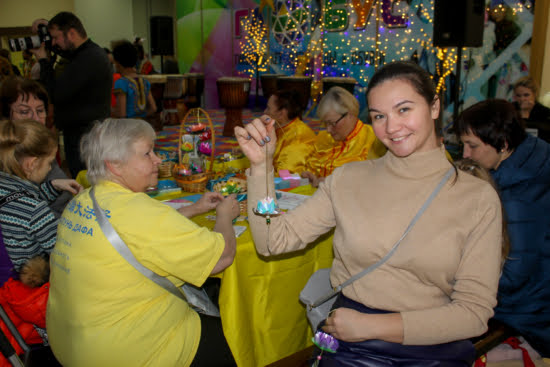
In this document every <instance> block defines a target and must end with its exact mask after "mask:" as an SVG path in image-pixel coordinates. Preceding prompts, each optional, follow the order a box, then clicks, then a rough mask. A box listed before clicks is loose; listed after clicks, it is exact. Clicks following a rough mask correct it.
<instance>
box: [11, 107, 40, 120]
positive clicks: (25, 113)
mask: <svg viewBox="0 0 550 367" xmlns="http://www.w3.org/2000/svg"><path fill="white" fill-rule="evenodd" d="M13 113H15V114H17V115H19V116H21V117H23V118H25V119H32V117H33V116H36V117H39V118H44V117H46V115H47V114H48V113H47V112H46V109H45V108H38V109H36V110H34V109H32V108H16V109H14V110H13Z"/></svg>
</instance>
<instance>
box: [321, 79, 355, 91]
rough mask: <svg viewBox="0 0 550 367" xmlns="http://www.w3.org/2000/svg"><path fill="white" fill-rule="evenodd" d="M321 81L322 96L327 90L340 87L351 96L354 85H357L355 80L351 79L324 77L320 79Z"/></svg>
mask: <svg viewBox="0 0 550 367" xmlns="http://www.w3.org/2000/svg"><path fill="white" fill-rule="evenodd" d="M322 81H323V94H326V93H327V92H328V90H329V89H330V88H332V87H336V86H337V87H342V88H344V89H345V90H347V91H348V92H350V93H351V94H353V91H354V89H355V84H357V80H355V79H354V78H351V77H331V76H329V77H325V78H323V79H322Z"/></svg>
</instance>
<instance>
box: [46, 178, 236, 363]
mask: <svg viewBox="0 0 550 367" xmlns="http://www.w3.org/2000/svg"><path fill="white" fill-rule="evenodd" d="M95 191H96V198H97V201H98V203H99V206H100V207H101V208H102V209H103V210H104V211H105V212H106V214H107V216H108V218H109V221H110V222H111V224H112V226H113V227H114V228H115V230H116V231H117V232H118V234H119V235H120V237H121V238H122V239H123V241H124V242H125V243H126V245H128V247H129V248H130V250H131V251H132V253H133V254H134V256H135V257H136V258H137V259H138V261H140V262H141V263H142V264H143V265H144V266H146V267H147V268H149V269H151V270H152V271H154V272H155V273H157V274H159V275H161V276H165V277H167V278H168V279H170V280H171V281H172V282H173V283H174V284H175V285H177V286H181V285H182V284H183V282H184V281H185V282H188V283H191V284H194V285H197V286H200V285H202V284H203V283H204V281H205V280H206V278H207V277H208V276H209V274H210V273H211V271H212V269H213V268H214V266H215V265H216V263H217V262H218V260H219V258H220V256H221V253H222V252H223V249H224V246H225V242H224V239H223V236H222V235H221V234H219V233H215V232H212V231H210V230H208V229H206V228H203V227H199V226H198V225H196V224H195V223H193V222H192V221H190V220H189V219H187V218H185V217H184V216H182V215H181V214H179V213H178V212H177V211H175V210H174V209H173V208H171V207H169V206H167V205H165V204H162V203H160V202H158V201H156V200H154V199H151V198H150V197H148V196H147V195H146V194H144V193H135V192H132V191H130V190H127V189H125V188H123V187H122V186H120V185H118V184H116V183H113V182H109V181H104V182H101V183H100V184H99V185H96V190H95ZM50 263H51V278H50V281H51V288H50V296H49V300H48V308H47V315H46V323H47V329H48V336H49V341H50V344H51V347H52V350H53V351H54V353H55V356H56V357H57V358H58V360H59V362H61V364H63V365H64V366H69V367H70V366H77V367H86V366H90V367H92V366H93V367H97V366H189V365H190V364H191V362H192V361H193V358H194V356H195V353H196V351H197V347H198V344H199V339H200V330H201V327H200V319H199V316H198V315H197V314H196V313H195V312H194V311H193V310H192V309H191V308H190V307H189V306H188V305H187V303H185V302H184V301H182V300H181V299H178V298H177V297H176V296H174V295H172V294H171V293H168V292H167V291H166V290H165V289H163V288H161V287H160V286H159V285H157V284H155V283H153V282H152V281H151V280H149V279H148V278H146V277H145V276H144V275H142V274H141V273H139V272H138V271H137V270H136V269H135V268H134V267H133V266H132V265H130V264H129V263H128V262H127V261H126V260H125V259H124V258H123V257H122V256H120V255H119V254H118V252H116V250H115V249H114V247H113V246H112V245H111V243H110V242H108V241H107V239H106V238H105V236H104V235H103V232H102V231H101V228H100V227H99V226H98V224H97V221H96V218H95V214H94V211H93V205H92V202H91V199H90V196H89V193H88V190H86V191H84V192H83V193H81V194H80V195H78V196H76V197H75V198H74V199H73V200H72V201H71V202H70V203H69V205H68V206H67V208H66V209H65V211H64V213H63V216H62V217H61V219H60V223H59V226H58V235H57V243H56V245H55V248H54V250H53V252H52V254H51V260H50Z"/></svg>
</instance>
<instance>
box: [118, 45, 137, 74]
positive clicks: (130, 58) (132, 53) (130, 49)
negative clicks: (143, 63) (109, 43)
mask: <svg viewBox="0 0 550 367" xmlns="http://www.w3.org/2000/svg"><path fill="white" fill-rule="evenodd" d="M113 59H114V60H115V61H116V62H118V63H119V64H120V65H122V66H124V67H125V68H131V67H135V66H136V64H137V60H138V50H137V49H136V46H134V45H133V44H132V43H131V42H130V41H120V42H117V43H116V45H115V46H114V47H113Z"/></svg>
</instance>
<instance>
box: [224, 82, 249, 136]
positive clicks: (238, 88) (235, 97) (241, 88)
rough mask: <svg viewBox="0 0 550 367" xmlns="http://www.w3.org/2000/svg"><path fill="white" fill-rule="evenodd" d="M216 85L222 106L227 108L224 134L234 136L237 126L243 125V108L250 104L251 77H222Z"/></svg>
mask: <svg viewBox="0 0 550 367" xmlns="http://www.w3.org/2000/svg"><path fill="white" fill-rule="evenodd" d="M216 85H217V86H218V98H219V101H220V107H222V108H225V125H224V127H223V136H234V133H233V129H234V128H235V126H243V108H244V107H246V105H247V104H248V96H249V94H250V79H247V78H237V77H221V78H219V79H218V80H217V81H216Z"/></svg>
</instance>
